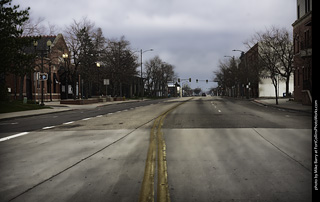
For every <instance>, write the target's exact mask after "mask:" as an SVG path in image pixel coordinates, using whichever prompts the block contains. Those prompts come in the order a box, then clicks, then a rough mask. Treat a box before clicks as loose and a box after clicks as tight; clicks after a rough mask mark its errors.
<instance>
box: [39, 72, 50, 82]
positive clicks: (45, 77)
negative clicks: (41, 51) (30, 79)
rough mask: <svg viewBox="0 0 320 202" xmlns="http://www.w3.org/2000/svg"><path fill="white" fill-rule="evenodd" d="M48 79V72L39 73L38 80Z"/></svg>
mask: <svg viewBox="0 0 320 202" xmlns="http://www.w3.org/2000/svg"><path fill="white" fill-rule="evenodd" d="M46 80H48V74H47V73H40V74H39V81H46Z"/></svg>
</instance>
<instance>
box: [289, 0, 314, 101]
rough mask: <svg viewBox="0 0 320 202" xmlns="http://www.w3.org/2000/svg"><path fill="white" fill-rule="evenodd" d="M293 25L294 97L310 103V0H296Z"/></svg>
mask: <svg viewBox="0 0 320 202" xmlns="http://www.w3.org/2000/svg"><path fill="white" fill-rule="evenodd" d="M292 26H293V43H294V59H293V60H294V68H295V70H294V99H295V100H296V101H299V102H302V104H308V105H311V103H312V0H297V20H296V21H295V22H294V23H293V24H292Z"/></svg>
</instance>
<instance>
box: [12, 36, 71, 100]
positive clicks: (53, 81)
mask: <svg viewBox="0 0 320 202" xmlns="http://www.w3.org/2000/svg"><path fill="white" fill-rule="evenodd" d="M48 41H50V42H49V43H48ZM35 42H36V43H34V46H30V47H29V48H28V49H27V52H28V53H27V54H30V53H31V54H36V55H37V56H36V59H35V62H34V68H33V72H30V73H27V74H26V75H25V76H24V77H22V78H21V77H18V76H16V75H13V74H9V75H7V76H6V86H7V88H8V93H9V96H10V98H11V99H18V97H19V94H21V92H23V95H22V96H23V97H27V99H28V100H34V101H40V100H41V95H42V87H43V99H44V101H51V100H60V99H61V98H62V97H63V96H64V95H63V93H65V88H63V85H64V83H63V81H61V78H62V77H63V74H64V72H65V71H64V66H65V64H67V61H65V59H64V58H63V57H62V55H63V54H68V55H70V54H69V50H68V47H67V45H66V42H65V40H64V38H63V36H62V34H58V35H57V36H40V37H36V40H35ZM48 45H50V47H49V46H48ZM67 60H70V59H69V58H67ZM68 64H70V62H69V61H68ZM42 70H43V71H42ZM39 73H45V74H47V78H46V79H45V80H44V81H43V82H42V81H41V80H40V78H39ZM21 82H23V83H21ZM42 84H43V86H42ZM21 87H22V88H23V89H22V91H21Z"/></svg>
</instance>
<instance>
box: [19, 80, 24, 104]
mask: <svg viewBox="0 0 320 202" xmlns="http://www.w3.org/2000/svg"><path fill="white" fill-rule="evenodd" d="M23 83H24V75H23V76H20V87H19V100H23Z"/></svg>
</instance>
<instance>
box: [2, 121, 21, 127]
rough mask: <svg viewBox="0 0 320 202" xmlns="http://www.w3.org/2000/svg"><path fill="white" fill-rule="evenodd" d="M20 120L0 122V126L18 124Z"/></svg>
mask: <svg viewBox="0 0 320 202" xmlns="http://www.w3.org/2000/svg"><path fill="white" fill-rule="evenodd" d="M17 124H18V122H13V123H0V126H4V125H17Z"/></svg>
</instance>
